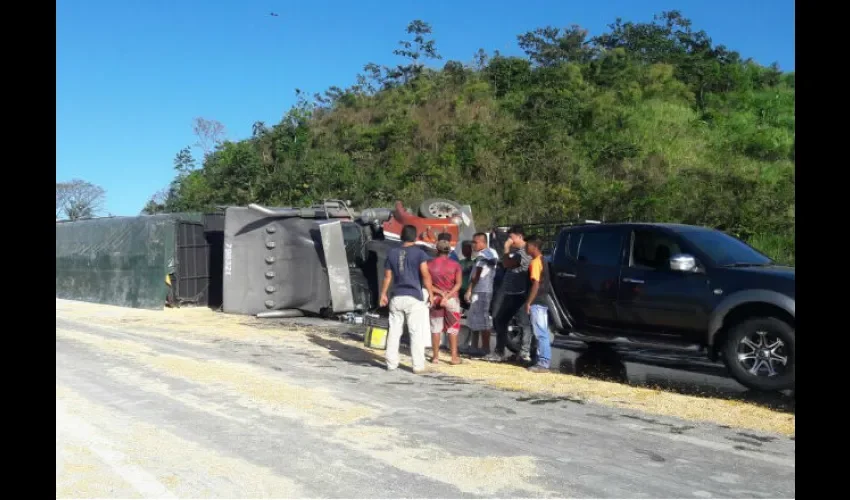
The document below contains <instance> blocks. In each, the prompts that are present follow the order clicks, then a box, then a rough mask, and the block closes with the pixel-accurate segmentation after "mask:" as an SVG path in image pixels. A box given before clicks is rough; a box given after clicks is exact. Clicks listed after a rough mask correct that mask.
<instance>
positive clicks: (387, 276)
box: [381, 269, 393, 295]
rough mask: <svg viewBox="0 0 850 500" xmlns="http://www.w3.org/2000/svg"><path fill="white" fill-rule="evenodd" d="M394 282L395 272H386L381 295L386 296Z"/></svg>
mask: <svg viewBox="0 0 850 500" xmlns="http://www.w3.org/2000/svg"><path fill="white" fill-rule="evenodd" d="M392 282H393V272H392V270H391V269H385V270H384V282H383V283H381V295H386V294H387V292H388V291H389V290H390V284H391V283H392Z"/></svg>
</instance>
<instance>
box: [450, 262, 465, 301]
mask: <svg viewBox="0 0 850 500" xmlns="http://www.w3.org/2000/svg"><path fill="white" fill-rule="evenodd" d="M462 286H463V268H461V267H460V266H457V271H456V272H455V286H453V287H452V289H451V291H450V292H449V295H452V296H454V295H457V293H458V292H459V291H460V287H462Z"/></svg>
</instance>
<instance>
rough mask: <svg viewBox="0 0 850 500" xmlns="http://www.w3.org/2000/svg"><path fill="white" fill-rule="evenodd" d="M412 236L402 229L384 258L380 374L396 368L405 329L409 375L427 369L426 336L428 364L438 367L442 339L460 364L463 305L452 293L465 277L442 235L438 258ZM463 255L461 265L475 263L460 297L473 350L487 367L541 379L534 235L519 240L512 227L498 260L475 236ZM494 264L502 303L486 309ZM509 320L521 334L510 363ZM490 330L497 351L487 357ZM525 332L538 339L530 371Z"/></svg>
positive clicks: (539, 276)
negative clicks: (385, 316) (514, 366)
mask: <svg viewBox="0 0 850 500" xmlns="http://www.w3.org/2000/svg"><path fill="white" fill-rule="evenodd" d="M416 236H417V231H416V228H415V227H414V226H405V227H404V228H403V229H402V232H401V241H402V244H401V246H400V247H395V248H392V249H390V250H389V252H388V253H387V259H386V262H385V265H384V280H383V286H382V288H381V299H380V305H381V307H386V306H389V332H388V336H387V352H386V361H387V369H388V370H395V369H397V368H398V363H399V344H400V341H401V336H402V333H403V331H404V326H405V324H406V325H407V328H408V332H409V336H410V354H411V359H412V364H413V372H414V373H422V372H423V371H425V369H426V368H425V345H424V341H425V338H426V337H427V335H426V331H427V329H430V333H431V353H432V354H431V363H433V364H437V363H439V353H440V344H441V341H442V337H443V334H446V335H447V336H448V340H449V349H450V351H451V361H450V363H451V364H452V365H456V364H460V363H461V358H460V356H459V345H458V333H459V332H460V326H461V314H462V301H461V297H460V295H459V294H460V290H461V289H462V287H463V286H464V270H463V267H462V266H461V264H460V263H459V262H458V259H457V257H456V255H455V254H454V252H452V246H451V241H450V239H451V238H450V236H449V235H448V234H443V235H440V236H439V237H438V238H437V243H436V249H437V256H436V257H434V258H431V257H430V256H429V255H428V254H427V253H426V252H425V251H424V250H423V249H422V248H421V247H419V246H418V245H417V244H416ZM463 250H464V251H463V253H464V256H465V257H466V258H467V259H469V258H470V257H473V256H474V260H473V261H472V272H471V275H470V276H469V281H468V284H467V286H466V293H465V294H464V297H463V298H464V300H465V302H466V303H467V304H468V310H467V327H468V328H469V330H470V331H471V332H472V335H471V338H472V339H473V345H472V348H473V349H477V350H479V351H480V352H481V354H484V355H485V356H484V359H485V360H488V361H493V362H506V361H512V360H516V361H520V362H522V363H523V364H525V365H526V366H528V369H529V370H530V371H532V372H537V373H543V372H548V371H549V362H550V360H551V348H550V344H549V327H548V309H547V305H546V301H545V297H546V289H547V282H548V275H547V267H546V265H545V263H544V262H543V253H542V250H541V240H540V239H539V238H538V237H536V236H530V237H528V238H526V237H525V234H524V232H523V229H522V227H520V226H514V227H512V228H510V230H509V231H508V239H507V241H505V244H504V247H503V249H502V254H501V255H499V254H498V252H497V251H496V250H494V249H492V248H490V246H489V242H488V238H487V235H486V234H484V233H477V234H475V235H474V236H473V238H472V245H471V247H467V248H464V249H463ZM499 264H501V265H502V267H503V268H504V269H505V274H504V277H503V279H502V283H501V290H500V292H501V293H500V296H501V300H499V301H498V303H497V304H493V297H494V296H495V293H494V292H495V290H494V280H495V277H496V270H497V268H498V266H499ZM491 306H494V307H491ZM514 319H516V323H517V325H518V326H519V327H521V328H522V330H523V336H522V346H521V349H520V352H519V353H518V354H517V355H516V356H512V355H508V354H507V353H506V350H507V347H508V345H507V344H508V327H509V326H510V323H511V321H512V320H514ZM429 327H430V328H429ZM494 329H495V331H496V347H495V349H494V350H493V351H492V352H490V335H491V331H492V330H494ZM532 332H533V335H534V336H535V337H536V338H537V352H536V354H537V356H536V357H537V362H536V363H535V364H533V365H532V357H531V343H532V340H531V339H532V337H531V335H532ZM479 340H480V347H479V346H478V341H479Z"/></svg>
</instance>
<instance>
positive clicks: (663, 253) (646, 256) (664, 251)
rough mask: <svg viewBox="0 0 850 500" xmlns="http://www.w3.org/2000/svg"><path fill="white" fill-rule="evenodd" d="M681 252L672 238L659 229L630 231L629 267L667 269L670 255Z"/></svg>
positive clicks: (668, 268) (655, 269) (653, 269)
mask: <svg viewBox="0 0 850 500" xmlns="http://www.w3.org/2000/svg"><path fill="white" fill-rule="evenodd" d="M677 253H682V248H681V247H680V246H679V244H678V243H677V242H676V240H675V239H674V238H672V237H671V236H668V235H667V234H664V233H662V232H660V231H653V230H651V229H638V230H636V231H632V235H631V252H630V255H629V267H631V268H634V269H644V270H652V271H669V270H670V257H672V256H673V255H676V254H677Z"/></svg>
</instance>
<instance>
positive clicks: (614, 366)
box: [558, 346, 796, 413]
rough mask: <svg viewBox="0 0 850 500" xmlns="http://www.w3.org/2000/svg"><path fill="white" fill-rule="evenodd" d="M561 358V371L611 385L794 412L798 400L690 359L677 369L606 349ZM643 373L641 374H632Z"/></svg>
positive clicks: (631, 354)
mask: <svg viewBox="0 0 850 500" xmlns="http://www.w3.org/2000/svg"><path fill="white" fill-rule="evenodd" d="M573 353H574V354H573V355H572V356H571V355H564V356H561V359H560V362H559V363H558V371H559V372H561V373H568V374H571V375H577V376H579V377H589V378H594V379H599V380H605V381H609V382H617V383H622V384H629V385H633V386H642V387H648V388H652V389H658V390H663V391H667V392H674V393H678V394H683V395H688V396H700V397H710V398H715V399H726V400H732V401H742V402H748V403H754V404H758V405H761V406H765V407H767V408H770V409H772V410H776V411H782V412H786V413H794V412H795V410H796V398H795V397H794V396H792V395H787V394H783V393H779V392H775V393H772V392H758V391H750V390H746V389H742V388H740V386H738V385H737V383H735V382H733V381H731V379H729V378H728V376H727V377H725V379H724V378H723V376H719V375H718V374H717V368H716V367H711V366H709V367H708V368H706V366H705V365H703V364H700V363H697V362H696V361H692V362H691V364H690V365H689V364H688V360H686V359H685V360H679V361H678V362H677V363H676V364H675V365H674V367H670V365H669V364H667V366H664V365H656V364H654V363H653V361H652V360H650V359H642V358H641V356H640V355H636V354H633V353H626V354H625V355H624V354H623V353H621V352H618V351H616V350H614V349H611V348H607V347H596V346H594V347H591V348H585V349H583V350H575V351H573ZM631 372H640V373H631Z"/></svg>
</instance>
